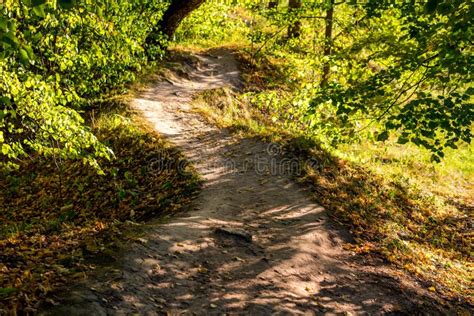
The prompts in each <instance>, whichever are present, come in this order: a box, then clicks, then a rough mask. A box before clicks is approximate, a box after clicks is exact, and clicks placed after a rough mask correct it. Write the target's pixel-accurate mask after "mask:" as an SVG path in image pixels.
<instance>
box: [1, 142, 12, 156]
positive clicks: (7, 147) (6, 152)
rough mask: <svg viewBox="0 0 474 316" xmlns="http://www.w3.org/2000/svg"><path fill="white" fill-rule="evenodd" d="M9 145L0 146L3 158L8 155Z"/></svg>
mask: <svg viewBox="0 0 474 316" xmlns="http://www.w3.org/2000/svg"><path fill="white" fill-rule="evenodd" d="M10 148H11V147H10V145H8V144H2V154H4V155H5V156H6V155H8V153H9V152H10Z"/></svg>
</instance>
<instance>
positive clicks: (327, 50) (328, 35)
mask: <svg viewBox="0 0 474 316" xmlns="http://www.w3.org/2000/svg"><path fill="white" fill-rule="evenodd" d="M329 5H330V6H329V8H328V9H327V10H326V19H325V20H326V30H325V32H324V57H327V58H329V57H330V56H331V52H332V25H333V16H334V0H330V3H329ZM329 70H330V65H329V60H327V61H326V62H325V63H324V66H323V76H322V79H321V87H325V86H327V84H328V81H329Z"/></svg>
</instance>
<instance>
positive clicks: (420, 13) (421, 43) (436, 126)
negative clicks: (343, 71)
mask: <svg viewBox="0 0 474 316" xmlns="http://www.w3.org/2000/svg"><path fill="white" fill-rule="evenodd" d="M360 9H361V10H365V14H366V16H367V18H366V22H365V24H366V25H365V27H366V28H367V27H368V28H369V30H370V28H373V27H375V25H380V24H382V29H383V27H384V25H395V27H396V29H397V32H394V33H392V34H391V35H389V37H390V41H384V42H379V41H373V42H372V44H369V45H368V46H369V47H367V46H366V45H361V44H359V43H355V44H354V45H352V46H350V47H348V48H345V49H344V50H345V51H346V52H344V50H343V51H342V53H341V54H340V55H339V56H335V61H334V63H335V64H337V63H338V60H337V59H339V61H340V60H341V59H342V58H344V59H345V61H344V62H347V61H346V60H347V59H346V56H347V55H348V54H351V55H353V56H354V55H355V56H357V55H359V56H360V57H364V58H362V59H360V60H359V63H360V62H364V63H366V62H368V61H370V60H374V59H375V58H377V59H380V58H383V59H384V60H385V61H388V62H386V65H387V66H386V67H384V68H383V69H380V70H379V71H376V72H375V73H374V74H372V75H369V76H367V77H366V78H365V79H364V77H363V76H360V75H359V76H350V77H349V78H348V80H346V81H345V82H337V81H334V82H333V83H332V85H331V86H330V87H328V88H327V89H323V90H322V91H320V92H319V93H318V96H317V97H316V98H315V99H314V100H313V101H312V105H313V111H316V110H317V107H318V105H320V104H322V103H324V102H326V101H330V102H331V103H332V104H333V105H334V106H335V107H336V108H337V111H336V115H337V116H338V118H340V119H341V122H342V124H344V125H345V126H346V127H349V128H353V127H354V126H353V125H352V124H351V123H350V122H349V120H350V118H351V117H352V116H354V115H355V114H358V113H360V114H363V115H365V116H368V117H371V119H372V120H374V121H376V122H377V123H378V124H379V126H381V127H383V132H382V133H380V134H379V135H378V137H377V139H378V140H381V141H384V140H386V139H388V136H389V134H388V133H389V131H391V130H394V131H397V132H399V134H398V142H399V143H400V144H405V143H407V142H409V141H410V142H412V143H414V144H416V145H419V146H422V147H425V148H427V149H429V150H430V151H431V152H432V153H433V156H432V159H433V160H435V161H437V162H439V161H440V158H442V157H443V156H444V154H443V149H444V148H446V147H452V148H456V147H457V144H458V142H459V141H464V142H466V143H470V141H471V138H472V133H471V127H472V122H473V119H474V110H473V109H474V108H473V104H472V95H473V92H474V90H473V88H472V70H471V69H472V62H473V55H472V47H471V41H472V33H473V22H472V18H471V17H472V15H473V14H474V7H473V6H472V3H470V2H469V1H428V2H427V3H426V5H424V4H422V3H419V4H417V5H413V4H408V3H405V2H401V3H399V4H396V5H388V4H384V3H383V2H370V1H369V2H368V3H367V4H365V5H363V6H361V8H360ZM395 21H396V22H395ZM384 32H387V31H385V30H384ZM385 34H386V33H385ZM385 34H384V35H385ZM372 36H373V34H372V32H369V34H368V35H367V40H366V41H368V39H369V38H370V37H372ZM385 37H386V36H385ZM376 38H377V37H376ZM381 39H383V38H381ZM362 40H364V38H362ZM381 44H382V45H381ZM367 50H371V52H370V54H369V55H368V54H367V52H366V51H367ZM367 55H368V57H365V56H367Z"/></svg>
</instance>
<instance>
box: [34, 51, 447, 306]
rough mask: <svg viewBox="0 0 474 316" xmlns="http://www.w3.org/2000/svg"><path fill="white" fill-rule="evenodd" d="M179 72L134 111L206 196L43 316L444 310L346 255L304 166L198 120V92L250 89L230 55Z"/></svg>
mask: <svg viewBox="0 0 474 316" xmlns="http://www.w3.org/2000/svg"><path fill="white" fill-rule="evenodd" d="M180 63H181V65H180V66H179V68H180V69H178V70H176V69H175V70H174V71H170V74H168V76H167V79H166V80H163V79H162V80H158V81H154V82H151V83H150V84H149V85H148V87H147V88H146V89H143V91H142V92H141V93H140V94H139V96H138V97H137V98H135V99H134V100H133V107H134V108H135V109H136V110H137V111H139V112H141V113H142V114H143V116H144V117H145V118H146V119H147V120H148V121H149V122H151V123H152V124H153V126H154V127H155V128H156V130H157V131H158V132H159V133H160V134H162V135H164V136H165V137H166V138H167V139H168V140H170V141H171V142H173V143H174V144H175V145H176V146H178V147H180V148H181V150H182V151H183V153H184V154H185V156H186V157H187V158H188V160H189V161H191V162H192V164H193V165H194V167H195V169H196V171H197V172H198V173H199V174H200V175H201V176H202V178H203V186H202V190H201V192H200V194H199V195H198V196H197V198H196V199H194V200H193V201H192V202H191V203H190V204H189V205H188V206H186V209H185V210H183V212H181V213H180V215H178V216H176V217H174V218H171V219H168V220H167V221H166V222H163V221H156V222H154V223H151V224H149V225H147V228H146V230H145V231H144V234H143V238H139V239H138V241H137V242H136V243H134V244H132V245H130V246H129V247H127V249H126V252H125V253H124V254H123V257H122V258H121V259H120V261H119V263H115V264H114V266H113V267H107V268H104V269H102V270H101V271H100V272H99V271H98V272H97V273H96V275H93V277H91V278H90V279H88V280H87V281H85V282H84V283H82V284H80V285H75V286H72V287H69V288H68V289H67V291H63V292H62V293H63V294H60V293H59V294H57V296H58V297H57V298H55V300H56V301H57V302H59V303H60V304H58V305H57V306H56V307H53V308H52V309H50V308H48V309H46V310H45V311H44V312H43V313H44V314H58V315H60V314H66V313H67V314H69V315H107V314H114V315H115V314H123V315H126V314H127V315H128V314H133V313H139V314H144V315H155V314H163V313H172V314H174V313H196V314H205V313H215V314H221V313H224V312H243V313H248V314H252V315H256V314H261V315H263V314H270V313H275V312H276V313H283V314H288V313H290V314H300V313H307V312H310V313H315V314H320V313H343V312H346V313H355V314H363V313H369V314H384V313H389V314H391V313H406V314H413V313H418V312H421V311H427V310H431V311H437V312H438V313H439V312H441V311H442V310H441V309H439V308H441V307H437V306H436V305H435V302H436V298H435V297H434V295H435V294H434V293H431V292H430V291H428V290H426V289H425V288H424V287H422V286H421V285H420V284H419V283H418V282H417V280H415V279H413V278H411V277H409V276H407V275H406V274H405V273H404V272H401V271H399V270H397V269H394V268H392V267H390V266H389V265H387V264H385V263H384V261H383V260H382V259H379V258H377V257H373V256H372V257H371V256H363V255H358V254H355V253H354V252H352V251H350V250H349V249H350V247H345V245H347V244H350V243H351V242H352V240H351V237H350V234H349V233H348V232H347V230H345V229H344V228H343V227H342V226H340V225H339V224H338V223H336V222H335V221H333V220H332V219H331V216H330V214H328V212H327V211H326V210H325V209H324V208H322V207H321V206H319V205H318V204H316V203H315V201H314V200H313V198H312V196H311V194H310V192H309V189H308V188H307V187H305V186H304V185H302V184H299V183H298V182H297V181H296V180H295V175H298V172H299V170H298V163H297V162H294V161H292V160H291V159H290V158H288V157H285V156H284V155H283V154H282V152H281V150H280V148H279V147H278V146H277V145H276V144H271V143H265V142H263V141H261V140H258V139H256V138H243V137H239V136H237V135H234V134H232V133H231V132H230V131H228V130H225V129H219V128H216V127H214V126H211V125H210V124H209V123H207V122H206V121H205V120H204V119H203V118H202V117H201V116H200V115H199V114H197V113H196V112H195V111H194V110H193V108H192V106H191V101H192V98H193V96H194V95H195V94H196V93H199V92H202V91H205V90H210V89H216V88H219V87H223V86H229V87H231V88H234V89H240V88H241V85H242V82H241V79H240V74H239V67H238V64H237V62H236V59H235V58H234V56H233V54H232V52H231V51H228V50H225V49H220V50H213V51H211V52H209V53H206V54H199V55H189V56H187V57H181V60H180ZM161 167H163V166H160V161H159V160H157V168H161ZM182 167H183V168H184V166H179V165H178V166H177V168H182ZM177 171H178V172H179V171H180V170H177ZM64 293H66V294H64Z"/></svg>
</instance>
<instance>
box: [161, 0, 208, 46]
mask: <svg viewBox="0 0 474 316" xmlns="http://www.w3.org/2000/svg"><path fill="white" fill-rule="evenodd" d="M205 1H206V0H173V1H172V2H171V4H170V6H169V7H168V9H167V10H166V11H165V14H164V15H163V19H162V20H161V23H160V31H161V32H163V33H164V34H165V35H166V36H168V38H172V37H173V35H174V32H176V29H177V28H178V26H179V24H180V23H181V21H182V20H183V19H184V18H185V17H187V16H188V15H189V14H190V13H191V12H193V11H194V10H196V9H197V8H199V6H200V5H201V4H203V3H204V2H205Z"/></svg>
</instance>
